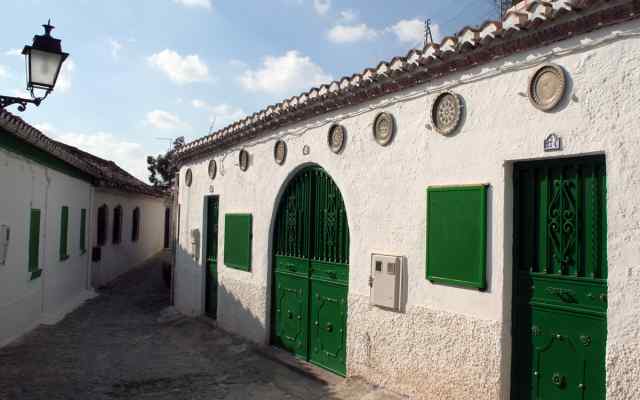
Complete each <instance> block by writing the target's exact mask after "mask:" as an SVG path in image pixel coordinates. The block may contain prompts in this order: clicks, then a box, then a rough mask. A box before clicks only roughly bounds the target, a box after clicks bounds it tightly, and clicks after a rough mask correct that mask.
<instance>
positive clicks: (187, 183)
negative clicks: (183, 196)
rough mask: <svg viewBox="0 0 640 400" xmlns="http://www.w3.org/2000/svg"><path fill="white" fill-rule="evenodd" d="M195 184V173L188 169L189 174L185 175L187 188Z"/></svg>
mask: <svg viewBox="0 0 640 400" xmlns="http://www.w3.org/2000/svg"><path fill="white" fill-rule="evenodd" d="M192 182H193V172H191V168H189V169H187V173H186V174H185V175H184V183H185V184H186V185H187V187H191V183H192Z"/></svg>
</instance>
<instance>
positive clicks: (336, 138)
mask: <svg viewBox="0 0 640 400" xmlns="http://www.w3.org/2000/svg"><path fill="white" fill-rule="evenodd" d="M346 140H347V133H346V130H345V129H344V126H342V125H333V126H332V127H331V128H330V129H329V136H328V142H329V148H330V149H331V151H333V152H334V153H336V154H338V153H340V152H341V151H342V149H343V148H344V143H345V141H346Z"/></svg>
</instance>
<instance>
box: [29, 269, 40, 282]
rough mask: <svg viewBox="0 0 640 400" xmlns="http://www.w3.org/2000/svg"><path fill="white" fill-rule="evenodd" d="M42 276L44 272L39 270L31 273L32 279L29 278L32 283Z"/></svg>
mask: <svg viewBox="0 0 640 400" xmlns="http://www.w3.org/2000/svg"><path fill="white" fill-rule="evenodd" d="M40 276H42V270H41V269H37V270H35V271H31V278H29V280H30V281H33V280H36V279H38V278H40Z"/></svg>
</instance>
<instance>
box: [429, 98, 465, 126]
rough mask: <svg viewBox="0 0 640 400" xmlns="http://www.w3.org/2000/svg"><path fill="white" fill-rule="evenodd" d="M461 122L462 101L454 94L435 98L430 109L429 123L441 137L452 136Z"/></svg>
mask: <svg viewBox="0 0 640 400" xmlns="http://www.w3.org/2000/svg"><path fill="white" fill-rule="evenodd" d="M461 121H462V101H461V99H460V96H458V95H457V94H455V93H451V92H445V93H442V94H441V95H440V96H438V97H437V98H436V101H434V102H433V106H432V107H431V122H432V124H433V127H434V128H435V130H436V131H437V132H438V133H440V134H442V135H445V136H446V135H450V134H452V133H453V132H454V131H455V130H456V129H457V128H458V126H459V125H460V122H461Z"/></svg>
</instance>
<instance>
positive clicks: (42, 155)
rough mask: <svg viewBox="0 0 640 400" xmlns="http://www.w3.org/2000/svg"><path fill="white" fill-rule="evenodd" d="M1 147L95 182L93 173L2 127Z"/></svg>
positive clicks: (78, 177) (75, 176) (65, 172)
mask: <svg viewBox="0 0 640 400" xmlns="http://www.w3.org/2000/svg"><path fill="white" fill-rule="evenodd" d="M0 148H2V149H5V150H7V151H10V152H12V153H15V154H18V155H21V156H23V157H25V158H28V159H30V160H32V161H35V162H37V163H38V164H40V165H42V166H44V167H47V168H51V169H55V170H56V171H58V172H61V173H63V174H65V175H69V176H71V177H74V178H77V179H80V180H83V181H86V182H88V183H91V184H93V182H94V179H93V177H92V176H91V175H89V174H87V173H85V172H83V171H81V170H80V169H78V168H76V167H74V166H73V165H71V164H69V163H67V162H66V161H63V160H61V159H59V158H57V157H55V156H53V155H52V154H50V153H48V152H46V151H44V150H42V149H40V148H38V147H35V146H34V145H32V144H30V143H28V142H26V141H24V140H22V139H19V138H18V137H16V136H15V135H14V134H12V133H10V132H8V131H6V130H4V129H0Z"/></svg>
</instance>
